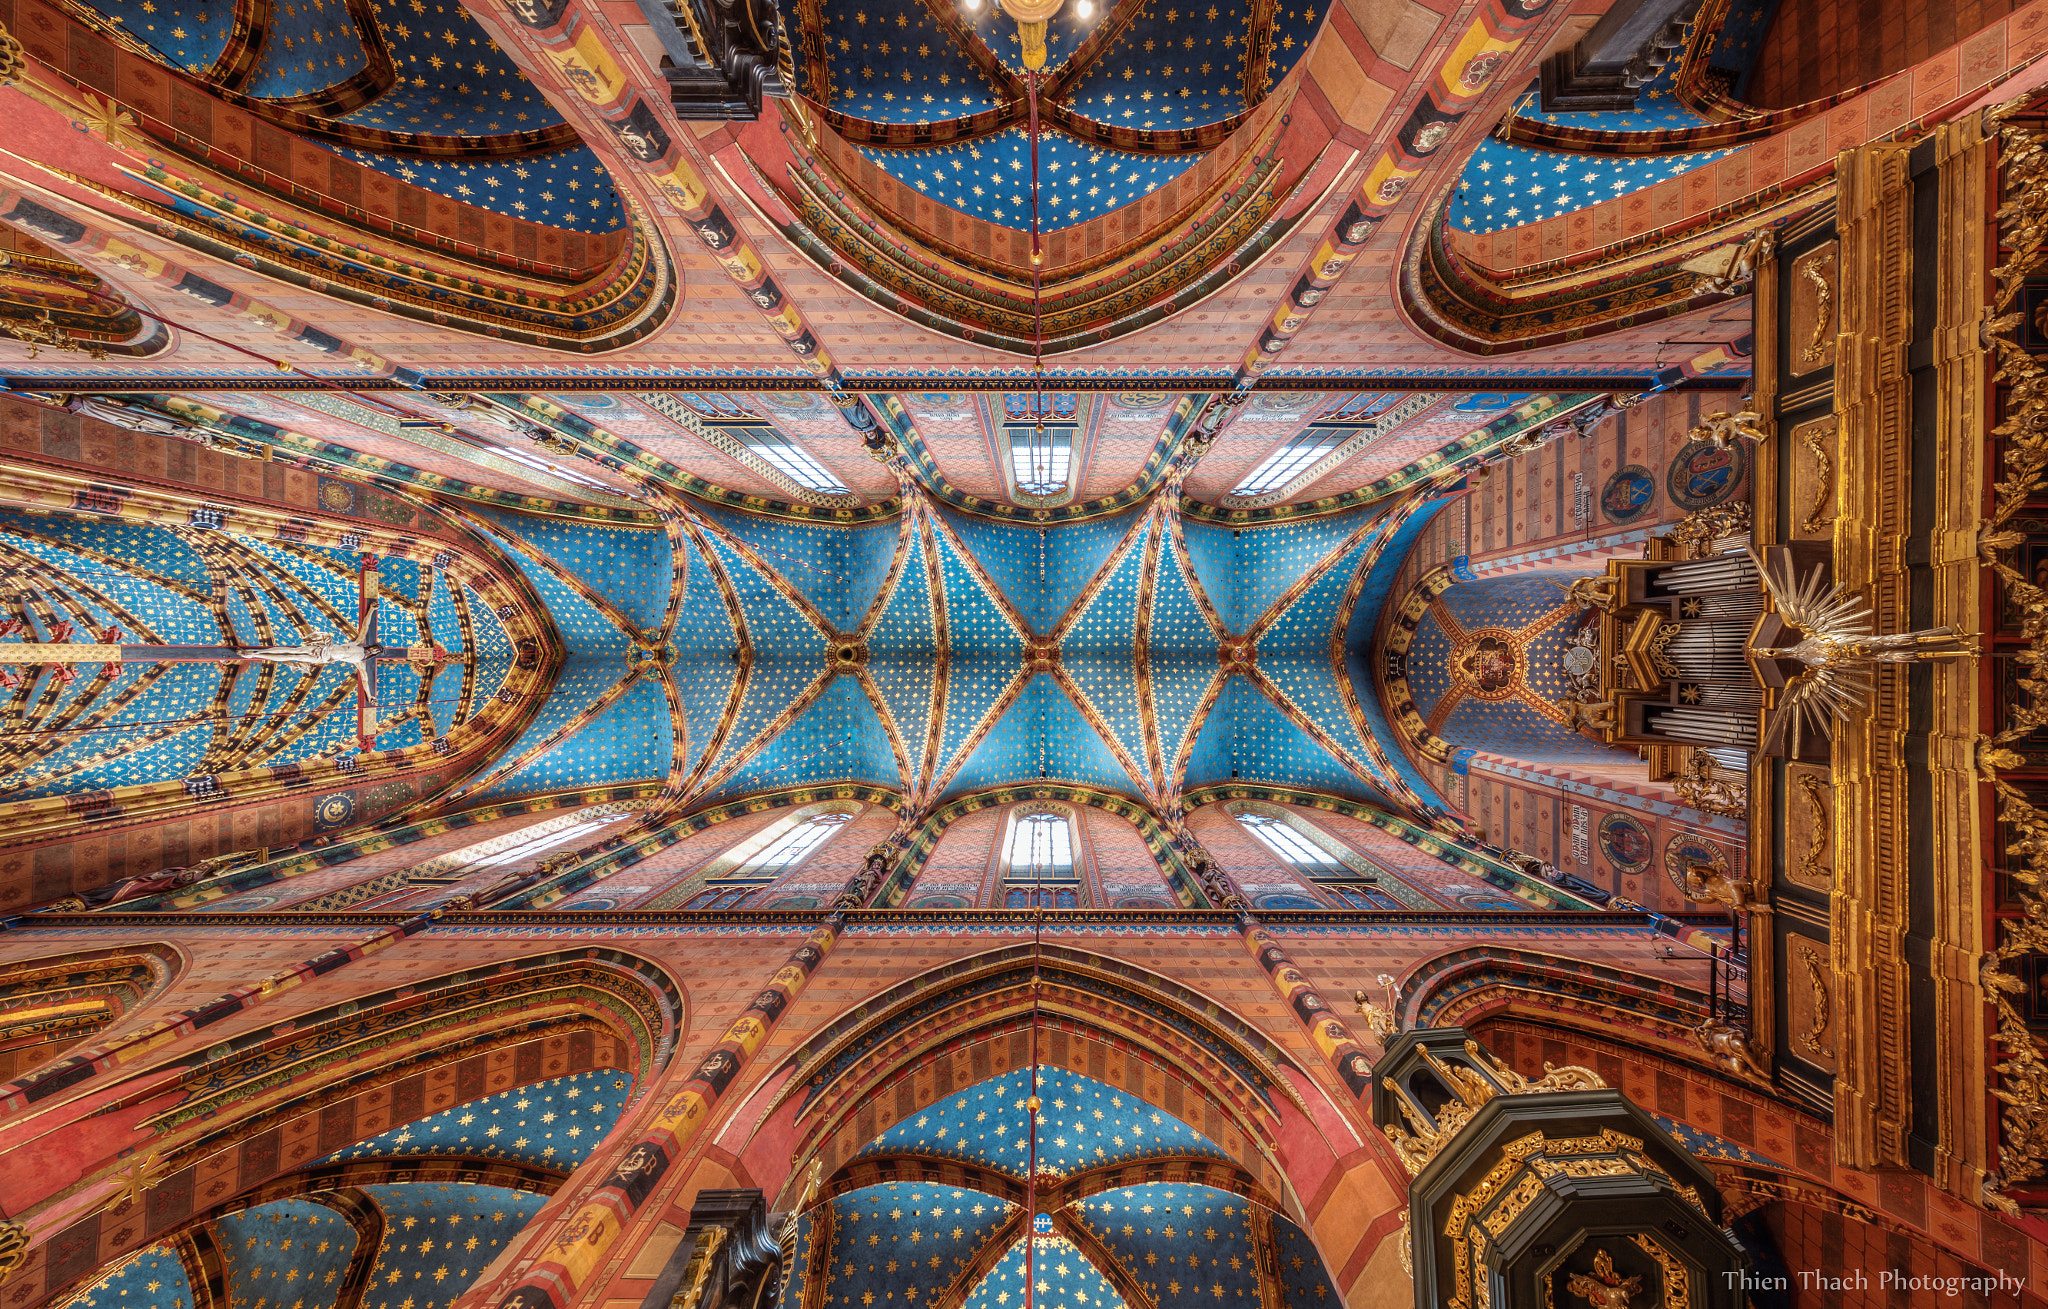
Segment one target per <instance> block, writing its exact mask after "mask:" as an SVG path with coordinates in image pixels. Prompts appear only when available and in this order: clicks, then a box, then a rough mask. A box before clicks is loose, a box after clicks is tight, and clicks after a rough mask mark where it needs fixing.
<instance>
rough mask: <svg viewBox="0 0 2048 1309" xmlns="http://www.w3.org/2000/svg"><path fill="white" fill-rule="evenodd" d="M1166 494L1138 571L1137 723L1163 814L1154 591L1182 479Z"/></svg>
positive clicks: (1157, 504)
mask: <svg viewBox="0 0 2048 1309" xmlns="http://www.w3.org/2000/svg"><path fill="white" fill-rule="evenodd" d="M1166 485H1167V492H1166V494H1163V495H1160V496H1157V497H1155V498H1154V500H1153V502H1152V508H1151V511H1150V513H1151V517H1152V518H1153V520H1154V521H1153V524H1152V532H1151V534H1150V535H1148V536H1147V537H1146V538H1145V560H1144V563H1143V564H1142V565H1141V566H1140V568H1139V570H1138V637H1137V640H1138V645H1137V660H1138V667H1137V673H1138V723H1139V729H1140V730H1141V731H1142V732H1143V733H1144V738H1145V773H1146V775H1147V777H1149V778H1150V779H1151V785H1150V787H1149V788H1148V794H1149V795H1151V797H1152V799H1153V801H1154V802H1155V803H1156V804H1158V805H1159V807H1160V809H1161V811H1162V812H1163V811H1164V810H1165V808H1166V805H1165V803H1164V800H1165V794H1166V788H1167V785H1168V782H1169V779H1168V778H1167V776H1166V763H1165V748H1164V746H1162V744H1161V743H1160V740H1159V719H1158V715H1157V712H1156V710H1155V707H1154V702H1153V685H1152V591H1153V587H1154V586H1155V584H1156V583H1157V580H1158V577H1159V559H1160V537H1161V536H1162V535H1163V534H1164V533H1165V531H1166V528H1167V524H1166V519H1167V517H1168V516H1169V514H1170V513H1171V508H1170V506H1171V505H1172V504H1173V502H1174V501H1175V500H1176V499H1178V498H1179V496H1178V489H1179V479H1178V478H1177V477H1176V478H1173V479H1170V480H1169V481H1168V482H1167V484H1166Z"/></svg>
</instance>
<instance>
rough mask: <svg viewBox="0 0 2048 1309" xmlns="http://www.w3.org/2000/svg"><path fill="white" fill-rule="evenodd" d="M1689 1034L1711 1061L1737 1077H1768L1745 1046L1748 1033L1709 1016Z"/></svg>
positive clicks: (1747, 1043) (1761, 1079)
mask: <svg viewBox="0 0 2048 1309" xmlns="http://www.w3.org/2000/svg"><path fill="white" fill-rule="evenodd" d="M1692 1035H1693V1039H1694V1040H1695V1041H1697V1042H1699V1046H1700V1049H1702V1050H1704V1051H1706V1052H1707V1053H1708V1054H1709V1055H1711V1056H1713V1059H1714V1063H1715V1064H1716V1065H1717V1066H1719V1067H1720V1068H1721V1069H1723V1070H1724V1071H1726V1072H1730V1073H1734V1074H1735V1075H1736V1076H1738V1077H1754V1078H1756V1079H1757V1080H1759V1081H1766V1082H1767V1081H1769V1080H1770V1074H1769V1073H1768V1072H1766V1071H1765V1070H1764V1067H1763V1065H1762V1063H1761V1062H1759V1061H1758V1059H1757V1057H1756V1054H1755V1052H1753V1051H1752V1050H1751V1049H1750V1048H1749V1033H1747V1032H1745V1031H1743V1030H1742V1029H1741V1028H1739V1027H1736V1026H1734V1025H1733V1024H1731V1023H1725V1022H1722V1021H1721V1020H1720V1019H1718V1018H1709V1019H1708V1020H1707V1021H1706V1022H1704V1023H1701V1024H1700V1025H1699V1026H1698V1027H1695V1028H1693V1029H1692Z"/></svg>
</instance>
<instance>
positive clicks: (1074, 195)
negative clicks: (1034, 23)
mask: <svg viewBox="0 0 2048 1309" xmlns="http://www.w3.org/2000/svg"><path fill="white" fill-rule="evenodd" d="M1152 125H1153V124H1151V123H1147V124H1146V126H1152ZM1159 125H1161V126H1173V127H1179V126H1180V124H1179V123H1172V124H1164V123H1161V124H1159ZM859 148H860V152H861V153H862V154H863V155H866V156H867V157H868V159H869V161H870V162H872V163H873V164H874V165H875V166H876V167H878V168H880V169H881V170H882V171H883V172H885V173H887V174H889V175H890V176H891V177H893V178H895V179H896V180H897V181H899V182H901V183H903V185H905V186H907V187H910V188H912V189H914V190H915V191H917V193H918V194H919V195H922V196H927V197H929V198H931V199H933V200H936V201H938V202H939V203H940V204H943V205H947V206H950V207H951V208H953V209H957V210H959V211H960V212H961V213H963V214H971V215H973V216H974V217H976V218H979V219H982V220H984V221H986V222H990V223H994V224H996V225H998V226H1001V227H1014V228H1017V229H1020V230H1024V231H1028V230H1030V227H1031V135H1030V133H1029V132H1027V131H1025V130H1024V129H1023V128H1021V127H1011V128H1005V129H1004V130H1002V131H1000V132H997V133H995V134H994V135H992V136H984V137H981V138H980V139H978V140H974V141H966V142H962V143H960V144H958V145H939V146H928V147H925V148H923V149H918V150H897V149H889V148H883V147H876V146H861V147H859ZM1038 158H1039V169H1040V175H1041V176H1042V177H1043V178H1044V179H1045V180H1044V181H1043V182H1042V183H1041V185H1040V187H1039V230H1041V231H1045V232H1057V231H1060V230H1061V229H1063V228H1068V227H1073V226H1075V225H1076V224H1079V223H1085V222H1087V221H1089V220H1090V219H1094V218H1100V217H1102V216H1103V215H1104V214H1107V213H1109V212H1111V211H1112V210H1116V209H1121V208H1123V207H1124V206H1125V205H1130V204H1136V203H1137V202H1139V201H1141V200H1143V199H1144V198H1145V197H1146V196H1148V195H1151V194H1152V193H1153V192H1154V191H1157V190H1158V189H1159V188H1160V187H1162V186H1165V185H1166V184H1167V183H1168V182H1171V181H1173V180H1174V179H1175V178H1177V177H1179V176H1180V175H1181V174H1182V173H1185V172H1186V171H1187V170H1188V169H1190V168H1193V167H1194V166H1195V165H1196V164H1198V163H1200V162H1201V161H1202V156H1201V154H1199V153H1197V152H1192V151H1190V152H1188V153H1186V154H1172V155H1168V154H1140V153H1136V152H1127V151H1122V150H1111V149H1109V148H1107V147H1105V146H1098V145H1092V144H1090V143H1088V142H1086V141H1082V140H1080V139H1078V138H1076V137H1072V136H1069V135H1067V134H1066V133H1065V132H1062V131H1060V130H1059V129H1058V128H1049V129H1047V130H1045V131H1042V132H1041V133H1040V134H1039V138H1038Z"/></svg>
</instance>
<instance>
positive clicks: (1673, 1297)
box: [1628, 1200, 1698, 1309]
mask: <svg viewBox="0 0 2048 1309" xmlns="http://www.w3.org/2000/svg"><path fill="white" fill-rule="evenodd" d="M1694 1204H1695V1205H1697V1204H1698V1201H1697V1200H1695V1201H1694ZM1628 1239H1629V1240H1630V1241H1631V1242H1633V1243H1634V1245H1635V1246H1636V1248H1637V1249H1639V1250H1641V1251H1643V1252H1644V1253H1645V1254H1647V1255H1649V1256H1650V1257H1651V1258H1652V1259H1655V1260H1656V1261H1657V1268H1658V1270H1659V1271H1660V1272H1662V1273H1663V1274H1664V1309H1687V1306H1689V1305H1690V1304H1691V1303H1692V1295H1691V1293H1690V1289H1689V1286H1688V1283H1687V1279H1686V1274H1685V1264H1684V1262H1683V1261H1681V1260H1680V1259H1678V1258H1677V1257H1676V1256H1674V1255H1673V1254H1672V1253H1671V1252H1670V1251H1669V1250H1666V1249H1665V1248H1664V1247H1663V1245H1661V1244H1660V1243H1658V1241H1657V1240H1656V1239H1655V1238H1653V1237H1648V1236H1645V1235H1643V1234H1642V1233H1641V1232H1634V1233H1631V1234H1630V1235H1629V1238H1628Z"/></svg>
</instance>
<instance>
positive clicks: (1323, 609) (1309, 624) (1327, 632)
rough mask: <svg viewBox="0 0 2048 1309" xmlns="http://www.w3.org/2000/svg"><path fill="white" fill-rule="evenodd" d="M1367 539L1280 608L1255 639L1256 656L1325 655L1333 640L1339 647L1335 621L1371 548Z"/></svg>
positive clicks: (1262, 657)
mask: <svg viewBox="0 0 2048 1309" xmlns="http://www.w3.org/2000/svg"><path fill="white" fill-rule="evenodd" d="M1371 539H1372V538H1370V537H1368V538H1367V539H1366V541H1364V542H1362V543H1360V544H1359V545H1356V546H1354V547H1352V548H1351V549H1350V550H1349V551H1347V552H1345V554H1344V557H1343V558H1342V559H1340V560H1338V561H1337V563H1336V564H1335V565H1334V566H1333V567H1331V568H1330V569H1329V570H1328V571H1327V572H1325V573H1323V575H1322V576H1320V577H1318V578H1317V579H1316V580H1315V581H1314V582H1313V583H1311V584H1310V585H1309V587H1308V589H1307V590H1305V591H1303V592H1302V593H1301V594H1300V595H1299V596H1296V597H1295V599H1294V602H1293V603H1292V604H1289V605H1288V606H1287V608H1286V609H1284V610H1282V611H1281V614H1280V617H1279V618H1278V619H1277V620H1275V621H1274V623H1273V625H1272V626H1271V627H1269V628H1267V629H1266V632H1265V635H1263V636H1261V637H1260V638H1259V647H1258V657H1259V658H1260V659H1262V660H1263V659H1265V658H1267V657H1268V656H1269V655H1272V654H1278V653H1282V652H1285V653H1288V654H1297V655H1302V654H1316V655H1325V656H1326V655H1328V653H1329V650H1330V643H1331V641H1333V640H1335V641H1336V642H1337V643H1338V646H1339V648H1342V645H1343V633H1342V632H1340V631H1339V630H1338V627H1337V620H1338V618H1339V617H1340V616H1341V611H1342V610H1343V607H1344V596H1345V593H1346V592H1347V591H1349V590H1350V589H1351V581H1352V578H1353V577H1354V576H1356V574H1357V572H1358V568H1359V565H1360V564H1361V563H1362V562H1363V561H1364V558H1365V554H1366V551H1367V550H1369V549H1371Z"/></svg>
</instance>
